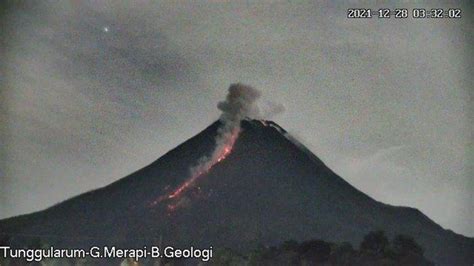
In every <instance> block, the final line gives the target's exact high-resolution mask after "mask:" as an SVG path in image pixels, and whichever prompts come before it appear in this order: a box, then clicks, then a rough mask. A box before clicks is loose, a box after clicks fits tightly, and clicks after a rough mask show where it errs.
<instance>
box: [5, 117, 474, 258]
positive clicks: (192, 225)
mask: <svg viewBox="0 0 474 266" xmlns="http://www.w3.org/2000/svg"><path fill="white" fill-rule="evenodd" d="M220 126H221V122H219V121H217V122H215V123H213V124H212V125H210V126H209V127H208V128H206V129H205V130H204V131H202V132H201V133H199V134H198V135H196V136H194V137H193V138H191V139H189V140H188V141H186V142H184V143H183V144H181V145H179V146H178V147H176V148H175V149H173V150H171V151H169V152H168V153H166V154H165V155H164V156H162V157H161V158H159V159H158V160H156V161H154V162H153V163H151V164H150V165H148V166H146V167H144V168H143V169H140V170H139V171H137V172H135V173H132V174H130V175H129V176H127V177H125V178H123V179H120V180H118V181H117V182H115V183H112V184H110V185H108V186H106V187H103V188H100V189H97V190H94V191H91V192H87V193H85V194H82V195H79V196H77V197H74V198H72V199H69V200H66V201H64V202H62V203H60V204H57V205H55V206H53V207H51V208H49V209H46V210H44V211H40V212H37V213H33V214H29V215H23V216H18V217H14V218H10V219H6V220H3V221H1V222H0V232H2V234H3V236H5V235H8V237H7V238H5V239H4V240H3V241H4V242H7V243H8V244H9V245H12V246H18V245H23V244H24V243H27V242H28V241H30V240H31V238H35V237H36V238H41V240H42V241H44V242H46V243H49V244H53V245H55V246H68V247H72V246H77V247H90V246H91V245H96V246H97V245H112V244H114V245H120V246H143V245H150V244H157V242H158V239H160V241H162V243H163V244H166V245H175V246H183V247H189V246H190V245H193V246H202V247H209V246H213V248H214V249H217V248H224V247H231V248H233V249H241V250H248V249H252V248H254V247H256V246H257V245H275V244H280V243H281V242H283V241H286V240H290V239H292V240H297V241H303V240H308V239H324V240H327V241H335V242H343V241H349V242H351V243H352V244H354V245H358V244H359V243H360V241H361V240H362V238H363V236H364V235H366V234H367V233H368V232H370V231H373V230H384V231H385V232H386V233H387V234H388V235H389V236H393V235H395V234H399V233H403V234H407V235H411V236H413V237H414V238H415V240H416V241H417V242H418V243H420V244H421V246H422V247H424V249H425V255H426V257H428V258H429V259H430V260H432V261H434V262H435V263H437V264H440V265H472V263H474V239H472V238H467V237H464V236H461V235H458V234H455V233H454V232H452V231H449V230H445V229H443V228H442V227H441V226H439V225H437V224H436V223H435V222H433V221H432V220H430V219H429V218H428V217H427V216H425V215H424V214H423V213H421V212H420V211H418V210H416V209H413V208H409V207H395V206H390V205H387V204H384V203H381V202H378V201H376V200H374V199H372V198H370V197H369V196H367V195H365V194H364V193H362V192H360V191H359V190H357V189H355V188H354V187H353V186H351V185H350V184H349V183H347V182H346V181H345V180H344V179H342V178H341V177H339V176H338V175H336V174H335V173H334V172H332V171H331V170H330V169H329V168H328V167H327V166H326V165H325V164H324V163H323V162H322V161H321V160H320V159H318V158H317V157H316V156H315V155H314V154H313V153H311V152H310V151H309V150H308V149H306V148H305V147H304V146H303V145H301V144H300V143H298V142H297V141H296V140H294V139H293V138H292V137H291V136H290V135H289V134H287V132H286V131H285V130H284V129H282V128H281V127H280V126H278V125H277V124H276V123H274V122H271V121H261V120H243V121H242V122H241V129H240V134H239V135H238V137H237V138H236V140H235V143H232V144H233V147H231V148H232V150H228V151H226V153H225V158H224V157H222V158H219V160H218V161H216V162H215V164H213V165H212V167H210V168H209V169H206V171H204V172H202V173H200V174H199V175H198V176H196V178H194V179H193V180H192V184H189V185H185V184H186V182H187V181H189V180H190V168H191V167H192V166H194V165H196V163H197V162H198V161H199V159H200V158H202V156H203V155H210V154H211V152H212V151H213V150H214V148H215V136H216V135H217V134H218V133H217V132H218V129H219V127H220ZM183 186H184V188H183V189H181V190H180V187H183Z"/></svg>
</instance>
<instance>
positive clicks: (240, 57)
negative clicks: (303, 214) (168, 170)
mask: <svg viewBox="0 0 474 266" xmlns="http://www.w3.org/2000/svg"><path fill="white" fill-rule="evenodd" d="M41 2H42V4H39V2H33V1H30V2H28V1H21V3H23V4H11V5H8V6H7V7H5V8H7V9H6V12H4V13H3V14H2V20H3V21H2V26H1V27H2V28H1V29H2V32H1V38H2V42H1V45H2V48H3V47H4V49H2V50H3V51H2V54H1V56H2V59H1V71H2V74H1V76H0V81H1V97H2V98H1V99H0V100H1V102H0V137H1V138H0V142H1V146H0V184H1V185H0V219H1V218H6V217H10V216H14V215H18V214H23V213H29V212H32V211H37V210H41V209H44V208H46V207H49V206H51V205H52V204H55V203H58V202H60V201H63V200H65V199H67V198H70V197H72V196H75V195H78V194H80V193H82V192H85V191H88V190H91V189H94V188H98V187H101V186H104V185H107V184H109V183H111V182H113V181H115V180H118V179H120V178H122V177H124V176H126V175H128V174H130V173H131V172H134V171H135V170H137V169H139V168H141V167H143V166H145V165H147V164H149V163H151V162H152V161H154V160H155V159H157V158H158V157H160V156H161V155H163V154H164V153H165V152H167V151H168V150H170V149H172V148H174V147H175V146H177V145H178V144H180V143H182V142H184V141H185V140H187V139H189V138H190V137H192V136H193V135H195V134H197V133H198V132H200V131H201V130H203V129H204V128H205V127H207V126H208V125H209V124H211V123H212V122H214V121H215V120H216V119H218V117H219V115H220V111H219V110H218V109H217V103H218V102H219V101H221V100H222V99H223V98H224V97H225V95H226V93H227V89H228V87H229V85H230V84H231V83H235V82H243V83H245V84H249V85H251V86H253V87H255V88H257V89H258V90H260V91H261V92H262V96H261V98H260V100H259V104H260V108H261V111H262V113H265V112H270V111H271V112H270V113H275V114H274V115H273V116H272V117H269V119H271V120H274V121H275V122H277V123H278V124H279V125H280V126H282V127H283V128H285V129H286V130H288V131H289V132H290V133H291V134H292V135H293V136H294V137H296V138H297V139H298V140H300V141H301V142H302V143H304V144H305V145H307V147H308V148H309V149H311V150H312V151H313V152H314V153H315V154H316V155H317V156H318V157H319V158H321V159H322V160H323V161H324V162H325V163H326V164H327V165H328V166H329V167H330V168H331V169H333V170H334V171H335V172H336V173H337V174H339V175H341V176H342V177H343V178H344V179H345V180H346V181H348V182H349V183H351V184H352V185H353V186H355V187H356V188H358V189H359V190H361V191H363V192H364V193H367V194H368V195H370V196H371V197H373V198H375V199H376V200H378V201H382V202H384V203H388V204H392V205H404V206H411V207H415V208H418V209H420V210H421V211H422V212H423V213H425V214H426V215H427V216H429V217H430V218H431V219H433V220H434V221H435V222H436V223H438V224H440V225H441V226H443V227H444V228H448V229H452V230H453V231H455V232H457V233H461V234H464V235H467V236H474V227H473V224H474V204H473V202H474V181H473V174H474V173H473V149H472V147H473V146H472V131H473V128H472V124H473V123H472V122H473V121H472V119H471V118H472V117H473V114H472V92H473V90H472V88H473V77H474V73H473V71H472V62H471V61H472V60H471V57H472V56H471V53H470V48H471V47H469V46H468V43H472V42H473V38H472V34H473V30H472V23H471V18H470V16H471V13H470V12H468V11H470V10H469V7H468V6H467V5H461V4H459V2H456V3H446V2H444V3H445V4H443V5H442V4H439V3H435V2H426V3H424V4H418V5H416V6H414V5H411V4H409V3H405V2H400V3H399V4H396V5H395V4H391V5H390V6H389V5H385V6H369V5H368V4H363V3H356V2H354V3H352V4H351V3H349V4H344V5H342V4H333V3H331V2H329V1H328V2H320V3H318V4H314V3H310V1H308V3H298V4H294V3H289V2H287V1H281V2H270V1H264V2H265V3H259V4H257V3H252V1H248V2H241V3H233V2H232V3H231V2H224V1H212V2H207V3H205V2H200V3H194V4H193V3H192V2H187V3H185V2H183V1H179V2H174V1H170V2H161V3H157V2H152V1H150V2H149V1H135V2H133V4H131V2H130V3H129V2H128V1H122V2H118V1H90V2H86V1H84V2H83V4H78V3H76V2H74V3H72V2H71V3H69V2H67V1H61V2H60V3H59V2H58V1H41ZM311 2H312V1H311ZM25 3H29V4H25ZM178 3H179V4H178ZM420 3H421V2H420ZM395 6H396V7H406V8H413V7H421V6H424V7H426V8H433V7H440V6H446V7H453V6H455V7H460V8H463V11H464V13H463V18H462V19H458V20H456V19H451V20H449V19H448V20H446V19H445V20H436V19H425V20H416V19H413V18H407V19H404V20H396V19H389V20H380V19H377V18H373V19H370V20H366V19H365V20H364V19H348V18H347V17H346V13H347V8H349V7H373V8H381V7H389V8H393V7H395ZM469 25H471V26H469ZM282 106H284V108H281V107H282ZM283 109H284V111H283ZM277 110H278V111H279V112H276V111H277ZM276 113H278V114H276Z"/></svg>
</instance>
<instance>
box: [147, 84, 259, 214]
mask: <svg viewBox="0 0 474 266" xmlns="http://www.w3.org/2000/svg"><path fill="white" fill-rule="evenodd" d="M259 97H260V91H258V90H256V89H254V88H252V87H250V86H247V85H243V84H240V83H236V84H231V85H230V87H229V92H228V94H227V97H226V99H225V101H222V102H219V103H218V104H217V108H219V110H221V111H222V114H221V116H220V118H219V120H220V122H221V125H220V127H219V129H218V130H217V136H216V140H215V142H216V147H215V149H214V151H213V152H212V154H211V155H210V156H203V157H201V158H200V159H199V161H198V164H197V165H196V166H194V167H192V168H191V173H190V177H189V178H188V180H186V182H184V183H183V184H181V185H180V186H179V187H178V188H176V189H175V190H174V191H172V192H171V193H169V194H167V195H165V196H162V197H160V198H159V199H158V200H157V201H155V202H153V203H152V205H155V204H157V203H159V202H161V201H163V200H166V199H169V200H171V199H179V198H180V195H182V194H183V192H185V191H186V190H187V189H188V188H190V187H192V185H193V184H194V182H195V181H196V179H197V178H198V177H199V176H201V175H202V174H204V173H206V172H208V171H209V170H210V169H211V167H212V166H214V165H215V164H216V163H218V162H220V161H222V160H223V159H225V157H226V156H227V155H228V154H229V153H230V152H231V151H232V148H233V146H234V143H235V141H236V140H237V137H238V136H239V133H240V121H242V119H245V118H246V117H258V116H259V115H258V113H259V111H258V108H257V106H256V105H255V102H256V100H257V99H258V98H259ZM178 205H179V201H178V203H176V204H169V205H168V209H169V210H174V209H175V208H176V207H177V206H178Z"/></svg>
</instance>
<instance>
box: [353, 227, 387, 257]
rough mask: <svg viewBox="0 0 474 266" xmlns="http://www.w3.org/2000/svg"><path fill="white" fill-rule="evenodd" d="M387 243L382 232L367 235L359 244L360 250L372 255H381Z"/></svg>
mask: <svg viewBox="0 0 474 266" xmlns="http://www.w3.org/2000/svg"><path fill="white" fill-rule="evenodd" d="M388 244H389V241H388V238H387V237H386V236H385V232H384V231H374V232H370V233H368V234H367V235H366V236H365V237H364V240H363V241H362V242H361V243H360V250H361V251H362V252H368V253H372V254H382V253H383V252H384V251H385V250H386V249H387V247H388Z"/></svg>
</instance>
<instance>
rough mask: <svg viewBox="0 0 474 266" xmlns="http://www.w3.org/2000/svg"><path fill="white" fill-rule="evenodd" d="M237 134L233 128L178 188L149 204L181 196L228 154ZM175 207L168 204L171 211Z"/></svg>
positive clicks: (237, 130)
mask: <svg viewBox="0 0 474 266" xmlns="http://www.w3.org/2000/svg"><path fill="white" fill-rule="evenodd" d="M238 135H239V129H238V128H237V129H234V130H233V131H232V134H231V136H230V137H229V138H228V139H226V140H225V142H224V144H223V145H222V146H221V147H219V148H218V149H217V150H216V151H214V153H213V154H212V157H211V158H210V160H209V161H207V162H205V163H203V164H201V165H198V166H196V167H195V168H193V170H192V175H191V177H190V178H189V179H188V180H186V181H185V182H184V183H183V184H181V185H180V186H179V187H178V188H176V189H175V190H173V191H172V192H170V193H168V194H166V195H163V196H161V197H159V198H158V199H157V200H155V201H154V202H152V204H151V205H156V204H158V203H160V202H162V201H163V200H167V199H169V200H170V199H176V198H178V197H179V196H181V195H182V194H183V193H184V192H185V191H186V190H187V189H189V188H191V187H192V186H193V185H194V183H195V181H196V180H197V179H198V178H199V177H200V176H201V175H203V174H205V173H207V172H209V170H210V169H211V168H212V167H213V166H214V165H215V164H217V163H219V162H221V161H222V160H224V159H225V158H226V157H227V156H228V155H229V154H230V152H231V151H232V148H233V147H234V144H235V141H236V140H237V137H238ZM176 207H177V205H176V204H169V205H168V210H170V211H173V210H175V209H176Z"/></svg>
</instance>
